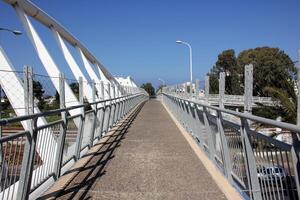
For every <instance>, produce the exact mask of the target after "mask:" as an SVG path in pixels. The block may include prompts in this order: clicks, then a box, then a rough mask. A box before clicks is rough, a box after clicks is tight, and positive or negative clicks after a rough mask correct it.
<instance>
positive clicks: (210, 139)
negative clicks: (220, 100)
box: [203, 107, 216, 163]
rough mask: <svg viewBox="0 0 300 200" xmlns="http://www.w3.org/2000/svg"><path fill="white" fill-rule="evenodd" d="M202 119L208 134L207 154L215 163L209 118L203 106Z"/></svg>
mask: <svg viewBox="0 0 300 200" xmlns="http://www.w3.org/2000/svg"><path fill="white" fill-rule="evenodd" d="M203 119H204V124H205V130H206V133H207V135H208V148H209V155H210V159H211V160H212V161H213V162H214V163H215V154H216V152H215V147H214V141H213V135H212V134H213V132H212V131H211V128H210V125H209V120H208V112H207V109H206V107H203Z"/></svg>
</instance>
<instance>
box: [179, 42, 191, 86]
mask: <svg viewBox="0 0 300 200" xmlns="http://www.w3.org/2000/svg"><path fill="white" fill-rule="evenodd" d="M176 43H177V44H184V45H186V46H188V47H189V50H190V82H191V85H192V83H193V61H192V47H191V45H190V44H189V43H187V42H184V41H181V40H176Z"/></svg>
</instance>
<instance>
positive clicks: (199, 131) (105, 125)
mask: <svg viewBox="0 0 300 200" xmlns="http://www.w3.org/2000/svg"><path fill="white" fill-rule="evenodd" d="M4 2H6V3H7V4H8V5H10V6H12V9H13V10H14V11H15V12H16V15H17V16H18V19H19V20H20V22H21V24H22V26H23V28H24V30H25V32H26V35H27V36H28V38H29V39H30V42H31V44H32V46H33V47H34V50H35V52H34V53H35V54H36V56H37V57H38V58H39V60H40V61H41V63H42V67H43V68H44V69H45V71H46V74H39V73H36V72H37V71H38V68H32V67H29V66H25V67H24V70H23V71H22V70H16V69H15V68H14V66H13V65H12V62H11V61H10V59H11V58H14V57H13V55H9V54H7V53H6V51H5V49H2V48H0V85H1V90H0V91H3V92H4V93H5V98H4V100H3V101H4V103H3V104H2V103H1V111H2V112H0V115H1V119H0V126H1V128H0V133H1V138H0V164H1V165H0V199H56V198H57V199H254V200H261V199H266V200H269V199H270V200H273V199H274V200H275V199H276V200H277V199H287V200H291V199H299V197H300V184H299V172H300V170H299V169H300V167H299V166H300V165H299V143H298V139H297V135H298V134H299V133H300V128H299V127H298V126H296V125H293V124H287V123H283V122H278V121H274V120H270V119H266V118H261V117H257V116H254V115H252V114H251V113H250V112H247V111H250V110H251V107H252V106H253V102H255V101H258V102H264V101H266V103H269V105H271V106H272V104H273V101H272V100H270V99H258V100H255V98H252V94H249V93H252V89H251V84H249V83H251V81H250V82H249V80H250V79H251V77H248V78H246V80H247V81H248V82H247V83H246V84H245V85H247V91H246V92H245V94H246V93H247V95H244V97H242V98H241V97H237V98H233V97H232V96H227V97H226V98H227V100H225V102H224V99H223V98H222V97H224V85H223V86H222V87H220V91H223V92H220V95H219V96H218V97H217V99H219V100H218V103H215V104H214V103H211V102H210V101H209V95H208V94H206V97H207V98H205V99H198V98H194V97H197V96H198V94H197V92H198V91H197V90H196V91H194V94H187V93H182V92H180V93H178V90H176V89H175V90H174V88H172V87H164V88H163V89H162V90H161V91H160V92H159V93H158V94H157V98H156V99H150V100H149V96H148V94H147V93H146V92H145V91H144V90H143V89H141V88H139V87H137V86H136V85H135V84H134V82H132V81H131V80H128V83H126V84H123V83H121V81H118V80H117V79H116V78H115V77H114V76H112V75H111V74H110V72H109V71H108V70H107V69H106V68H105V67H104V66H103V65H102V64H101V63H100V62H99V61H98V60H97V58H96V57H94V56H93V54H92V53H90V52H89V50H88V49H87V48H86V47H85V46H84V45H82V44H81V42H80V41H79V40H77V39H76V38H75V37H74V36H73V35H72V34H70V33H69V32H68V31H66V29H65V28H64V27H63V26H61V25H60V24H59V23H58V22H56V21H55V20H54V19H53V18H52V17H50V16H49V15H48V14H47V13H45V12H44V11H42V10H41V9H40V8H38V7H37V6H35V5H34V4H33V3H31V2H30V1H26V0H25V1H24V0H22V1H21V0H4ZM32 21H35V23H39V24H40V25H42V26H45V27H46V28H47V30H49V31H50V33H52V35H53V37H54V39H55V42H56V45H57V47H58V52H57V53H60V54H61V55H62V57H63V58H64V59H65V61H66V64H67V67H68V68H69V70H70V71H71V73H72V76H73V78H72V77H66V76H65V75H64V73H63V71H64V69H63V68H62V67H61V66H59V65H58V64H57V63H56V61H55V59H54V58H53V57H52V55H51V53H50V52H49V51H48V49H47V44H45V43H44V41H43V40H42V39H41V37H40V35H39V33H38V31H37V30H36V29H35V24H34V23H32ZM16 49H17V48H16ZM70 49H73V51H74V50H75V52H77V56H78V57H79V58H78V59H75V58H74V57H75V55H74V52H71V51H70ZM78 60H80V62H79V63H78V62H77V61H78ZM24 64H26V63H24ZM247 70H250V71H251V66H250V67H249V66H248V68H247ZM250 71H248V72H250ZM248 72H247V73H248ZM222 77H223V78H222V79H223V80H224V78H225V76H224V74H223V75H222ZM42 86H43V88H45V89H46V90H49V88H51V87H52V88H53V91H52V92H51V91H47V92H48V93H49V94H50V98H46V97H45V96H43V91H42V89H41V87H42ZM39 88H40V89H39ZM185 91H187V90H185ZM193 96H194V97H193ZM0 97H4V95H2V94H0ZM235 99H238V100H235ZM243 101H245V103H244V104H245V112H243V113H241V112H236V111H232V110H229V109H225V108H224V105H229V106H230V105H232V106H233V107H234V106H238V107H240V106H241V105H243ZM0 102H2V100H1V101H0ZM215 102H217V100H216V98H215ZM237 102H238V103H237ZM216 104H218V105H219V106H218V107H217V106H216ZM260 127H267V128H269V129H272V130H274V133H275V134H281V133H282V132H283V133H284V135H282V139H281V140H277V139H274V138H272V137H270V136H268V135H265V134H263V132H262V131H261V129H260Z"/></svg>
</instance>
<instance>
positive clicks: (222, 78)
mask: <svg viewBox="0 0 300 200" xmlns="http://www.w3.org/2000/svg"><path fill="white" fill-rule="evenodd" d="M224 95H225V72H221V73H220V78H219V107H220V108H224Z"/></svg>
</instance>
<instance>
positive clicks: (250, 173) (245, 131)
mask: <svg viewBox="0 0 300 200" xmlns="http://www.w3.org/2000/svg"><path fill="white" fill-rule="evenodd" d="M241 123H242V126H241V139H242V145H243V150H244V153H245V156H244V159H245V164H246V172H247V178H248V184H249V193H250V198H251V199H253V200H261V199H262V196H261V190H260V185H259V181H258V177H257V167H256V161H255V157H254V153H253V149H252V145H251V142H250V141H251V138H249V131H250V128H249V124H248V121H247V119H245V118H241Z"/></svg>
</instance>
